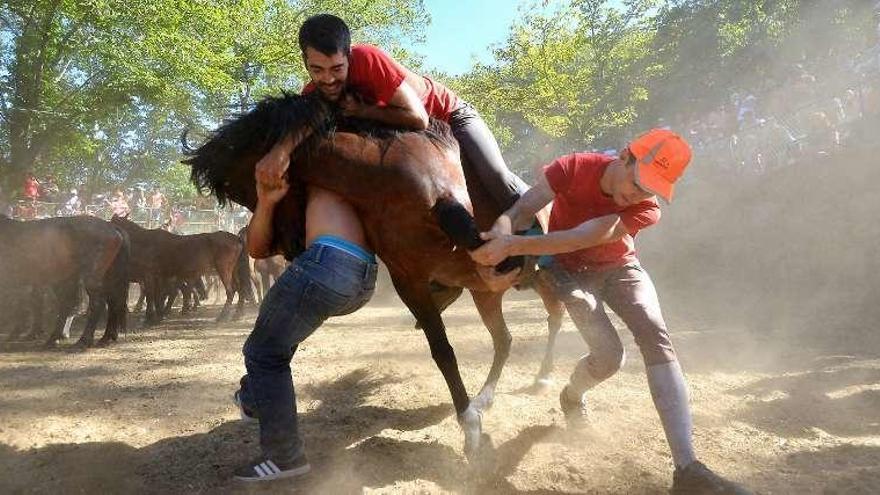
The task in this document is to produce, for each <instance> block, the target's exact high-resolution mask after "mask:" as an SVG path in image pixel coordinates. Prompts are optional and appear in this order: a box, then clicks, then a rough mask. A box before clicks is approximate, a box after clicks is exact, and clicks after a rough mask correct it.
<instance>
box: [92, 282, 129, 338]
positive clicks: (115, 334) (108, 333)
mask: <svg viewBox="0 0 880 495" xmlns="http://www.w3.org/2000/svg"><path fill="white" fill-rule="evenodd" d="M127 300H128V290H127V289H123V290H122V293H116V292H111V293H110V294H108V296H107V311H108V313H107V327H106V328H105V329H104V335H103V336H101V340H100V341H99V342H98V344H99V345H106V344H109V343H110V342H111V341H113V342H116V340H117V339H118V338H119V329H120V328H121V329H122V333H128V305H127V304H126V301H127Z"/></svg>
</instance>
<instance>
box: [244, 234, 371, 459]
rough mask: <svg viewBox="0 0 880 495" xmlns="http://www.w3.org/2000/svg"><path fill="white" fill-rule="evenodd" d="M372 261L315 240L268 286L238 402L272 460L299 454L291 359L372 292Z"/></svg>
mask: <svg viewBox="0 0 880 495" xmlns="http://www.w3.org/2000/svg"><path fill="white" fill-rule="evenodd" d="M376 268H377V265H376V262H375V260H373V261H366V260H365V259H362V258H361V257H358V256H355V255H354V254H351V253H349V252H347V251H344V250H342V249H339V248H338V247H335V246H331V245H327V244H322V243H317V242H316V243H315V244H313V245H312V246H311V247H309V248H308V249H307V250H306V251H305V252H303V253H302V254H301V255H300V256H298V257H297V258H296V259H295V260H294V261H293V263H292V264H291V265H290V267H288V268H287V270H286V271H285V272H284V274H282V275H281V277H279V278H278V280H277V281H276V282H275V285H273V286H272V288H271V289H270V290H269V293H268V294H267V295H266V299H265V300H263V304H262V306H261V307H260V313H259V316H258V317H257V321H256V324H255V325H254V330H253V331H252V332H251V334H250V336H249V337H248V339H247V341H246V342H245V344H244V361H245V367H246V368H247V375H245V376H244V377H243V378H242V380H241V386H242V389H241V400H242V402H244V404H245V405H246V406H247V407H248V408H249V409H251V410H254V411H256V413H257V415H258V416H259V419H260V446H261V447H262V450H263V454H264V455H265V456H266V457H267V458H268V459H271V460H273V461H274V462H276V463H287V462H291V461H293V460H295V459H296V458H297V457H299V456H300V455H301V454H302V453H303V442H302V439H301V438H300V435H299V432H298V431H297V418H296V395H295V393H294V387H293V380H292V377H291V372H290V361H291V359H293V354H294V352H296V348H297V345H299V343H300V342H302V341H303V340H305V339H306V338H307V337H308V336H309V335H311V334H312V332H314V331H315V330H316V329H317V328H318V327H319V326H321V324H322V323H323V322H324V320H326V319H327V318H329V317H331V316H338V315H344V314H348V313H351V312H354V311H355V310H357V309H358V308H360V307H361V306H363V305H364V304H366V302H367V301H369V300H370V297H371V296H372V295H373V290H374V288H375V285H376Z"/></svg>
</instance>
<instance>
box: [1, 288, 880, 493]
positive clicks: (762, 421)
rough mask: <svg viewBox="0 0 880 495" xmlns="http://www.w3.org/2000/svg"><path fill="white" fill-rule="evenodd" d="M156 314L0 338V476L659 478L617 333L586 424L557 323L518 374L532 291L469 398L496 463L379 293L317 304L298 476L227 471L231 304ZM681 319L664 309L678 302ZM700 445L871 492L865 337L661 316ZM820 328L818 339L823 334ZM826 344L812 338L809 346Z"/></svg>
mask: <svg viewBox="0 0 880 495" xmlns="http://www.w3.org/2000/svg"><path fill="white" fill-rule="evenodd" d="M214 314H216V309H214V310H202V313H201V315H200V316H202V317H203V318H202V319H200V320H198V321H184V320H171V321H169V322H167V323H165V324H163V325H162V326H160V327H158V328H155V329H153V330H150V331H139V332H137V333H132V334H129V335H128V336H126V337H125V338H124V339H123V340H122V341H121V342H120V343H119V344H117V345H114V346H113V347H111V348H108V349H95V350H90V351H88V352H85V353H80V352H69V351H64V350H62V351H48V352H47V351H42V350H38V349H35V348H29V347H27V346H9V345H7V346H6V347H5V348H4V351H3V352H2V353H0V391H2V395H0V493H4V494H5V493H88V494H93V493H250V492H256V493H290V492H292V491H296V492H298V493H334V494H335V493H360V492H367V493H450V492H452V493H460V492H462V493H480V494H483V493H530V494H540V493H636V494H638V493H659V492H664V491H665V490H666V489H667V487H668V485H669V484H670V483H671V472H670V463H671V461H670V457H669V454H668V453H667V448H666V445H665V441H664V438H663V434H662V431H661V430H660V426H659V422H658V420H657V418H656V415H655V412H654V410H653V406H652V403H651V399H650V396H649V394H648V390H647V386H646V383H645V378H644V368H643V365H642V363H641V361H640V359H639V358H638V352H637V350H636V348H635V347H634V345H633V343H632V338H631V337H630V336H629V335H628V334H626V333H625V334H624V335H625V341H626V342H627V351H628V353H629V356H630V358H631V359H630V360H629V363H628V364H627V366H626V367H625V369H624V370H623V371H622V372H621V373H620V374H619V375H618V376H616V377H615V378H613V379H612V380H611V381H610V382H608V383H606V384H604V385H603V386H601V387H600V388H598V389H597V390H595V392H594V393H592V394H591V399H592V403H591V407H592V411H593V420H592V421H593V426H592V429H591V430H589V431H586V432H583V433H573V432H570V431H568V430H567V429H566V428H565V426H564V422H563V420H562V416H561V414H560V412H559V410H558V403H557V399H556V397H557V394H558V390H559V387H561V384H562V383H563V382H564V380H565V379H566V377H567V374H568V371H569V370H570V369H571V367H572V365H573V363H574V362H575V360H576V359H577V357H578V355H580V354H581V353H582V352H583V350H584V346H583V344H582V343H581V341H580V338H579V336H578V335H577V334H576V333H575V332H574V330H573V327H572V326H571V324H570V323H568V322H566V326H565V329H564V333H563V335H562V336H561V337H560V341H559V344H558V356H559V358H558V362H557V371H556V373H555V375H554V377H555V379H556V387H555V388H554V389H553V390H551V391H550V392H548V393H546V394H544V395H530V394H529V393H527V391H526V389H527V388H528V386H529V385H530V384H531V383H532V380H533V376H534V373H535V372H536V371H537V369H538V365H539V361H540V356H541V352H542V350H543V346H544V339H545V325H544V313H543V309H542V307H541V306H540V303H538V302H537V301H532V300H525V299H523V297H522V295H520V296H519V298H516V297H514V298H513V299H512V300H511V301H509V302H508V304H507V314H508V320H509V322H511V328H512V331H513V333H514V337H515V341H514V348H513V353H512V356H511V358H510V362H509V363H508V366H507V368H506V370H505V373H504V375H503V377H502V381H501V384H500V385H499V393H498V397H497V400H496V402H495V407H494V409H492V410H491V411H490V412H489V413H487V414H486V416H485V417H484V426H485V430H486V431H487V432H488V433H490V434H491V435H492V438H493V440H494V445H495V448H496V457H497V472H496V473H495V474H494V475H490V476H488V477H485V478H483V479H479V478H475V477H473V476H472V475H471V474H470V472H469V469H468V466H467V464H466V463H465V461H464V459H463V456H462V452H461V446H462V435H461V433H460V430H459V428H458V426H457V424H456V422H455V420H454V418H453V416H452V406H451V403H450V398H449V394H448V392H447V389H446V386H445V384H444V382H443V380H442V378H441V376H440V373H439V372H438V371H437V369H436V368H435V367H434V365H433V363H432V361H431V359H430V354H429V352H428V348H427V344H426V343H425V341H424V339H423V337H422V335H421V333H420V332H419V331H416V330H414V329H413V328H412V325H411V319H410V317H409V316H408V314H407V313H406V312H405V310H404V309H403V308H402V307H400V306H397V305H392V306H371V307H368V308H366V309H365V310H362V311H361V312H359V313H357V314H355V315H352V316H348V317H344V318H338V319H334V320H331V321H330V322H329V323H328V324H327V325H326V326H325V327H324V328H322V329H321V330H320V331H318V332H317V333H316V334H315V335H314V336H313V337H312V338H311V339H310V340H309V341H307V343H306V344H305V345H303V346H302V347H301V348H300V350H299V352H298V353H297V356H296V360H295V379H296V383H297V387H298V392H299V407H300V412H301V424H302V429H303V432H304V435H305V438H306V442H307V448H308V453H309V456H310V459H311V462H312V465H313V468H314V471H313V473H312V474H311V475H310V476H309V478H308V479H307V480H304V481H303V482H300V483H298V484H290V483H286V482H281V484H279V485H274V486H272V487H269V488H265V487H262V488H251V487H246V486H242V485H240V484H237V483H236V482H234V481H231V479H230V477H231V472H232V470H233V469H234V468H235V467H237V466H238V465H239V464H241V463H243V462H245V461H248V460H250V459H251V458H252V457H254V456H255V455H257V453H258V446H257V444H256V429H255V427H253V426H250V425H244V424H241V423H240V422H239V421H237V415H236V411H235V410H234V408H233V406H232V404H231V401H230V396H231V394H232V392H233V390H234V388H235V386H236V383H237V380H238V378H239V376H240V375H241V373H242V370H243V365H242V359H241V354H240V349H241V345H242V343H243V341H244V339H245V337H246V335H247V333H248V331H249V329H250V327H249V322H251V321H252V320H253V316H254V315H253V311H252V312H251V313H250V314H249V317H248V318H246V319H245V320H244V321H242V322H239V323H233V324H225V325H222V326H219V327H218V326H216V325H215V324H213V323H212V322H211V321H210V317H211V316H212V315H214ZM446 319H447V322H448V325H449V327H450V336H451V337H450V338H451V341H452V343H453V345H454V346H455V349H456V351H457V355H458V361H459V364H460V365H461V367H462V371H463V375H464V379H465V382H466V384H467V385H468V389H469V391H471V392H472V393H473V392H475V391H476V390H477V388H478V387H479V385H480V384H481V383H482V380H483V378H484V374H485V373H486V371H487V370H488V363H489V359H490V353H491V343H490V339H489V336H488V334H487V333H486V332H485V331H484V330H483V328H482V327H481V325H480V324H479V320H478V317H477V315H476V312H475V311H474V310H473V308H472V306H471V305H470V304H469V303H468V302H460V303H457V304H456V305H455V306H453V307H452V308H451V309H450V310H449V312H448V314H447V318H446ZM679 319H680V318H679ZM671 320H672V321H671V326H672V328H673V338H674V340H675V342H676V344H677V346H678V349H679V353H680V354H681V356H682V361H683V364H684V367H685V371H686V373H687V376H688V379H689V382H690V389H691V393H692V403H693V409H694V414H695V422H696V432H695V441H696V447H697V449H698V453H699V454H700V456H701V457H702V459H703V460H704V461H705V462H706V463H707V464H709V465H710V466H713V467H714V468H716V469H717V470H718V471H719V472H721V473H723V474H725V475H727V476H730V477H733V478H736V479H738V480H741V481H743V482H746V483H747V484H749V485H750V486H752V487H754V488H756V489H758V490H760V491H761V492H762V493H793V494H803V493H847V494H851V493H866V494H867V493H880V353H878V352H877V351H878V348H877V347H873V348H869V347H867V346H858V345H856V346H851V347H854V348H855V350H852V349H848V350H840V349H841V348H836V350H833V351H828V350H825V351H821V350H817V348H815V347H814V346H812V345H806V344H798V345H795V346H792V345H789V346H787V347H788V350H787V351H785V352H780V351H779V350H778V349H780V348H783V347H786V346H782V345H779V344H781V343H782V342H783V341H784V340H785V338H784V337H782V336H765V337H762V338H760V339H756V338H755V337H754V336H752V335H749V334H746V333H738V332H737V331H735V330H734V329H729V328H722V327H719V326H713V325H708V324H701V323H699V322H695V321H692V319H688V320H681V321H676V320H677V319H676V318H674V317H673V318H671ZM835 347H836V346H835ZM827 348H828V347H826V349H827Z"/></svg>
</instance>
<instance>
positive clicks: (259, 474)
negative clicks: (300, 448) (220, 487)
mask: <svg viewBox="0 0 880 495" xmlns="http://www.w3.org/2000/svg"><path fill="white" fill-rule="evenodd" d="M311 470H312V466H310V465H309V461H308V459H306V456H305V454H303V455H301V456H299V457H298V458H297V459H296V460H294V461H293V462H289V463H280V462H279V463H277V464H276V463H274V462H272V460H271V459H257V460H256V461H254V462H252V463H249V464H247V465H245V466H242V467H240V468H238V469H237V470H235V473H234V477H235V479H236V480H238V481H247V482H251V481H272V480H280V479H284V478H295V477H297V476H302V475H304V474H306V473H308V472H309V471H311Z"/></svg>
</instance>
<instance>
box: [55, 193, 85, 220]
mask: <svg viewBox="0 0 880 495" xmlns="http://www.w3.org/2000/svg"><path fill="white" fill-rule="evenodd" d="M59 213H60V214H61V215H63V216H68V217H69V216H74V215H79V214H81V213H82V201H81V200H80V199H79V191H77V190H76V189H71V190H70V197H68V198H67V201H65V202H64V205H63V206H62V207H61V210H60V211H59Z"/></svg>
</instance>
